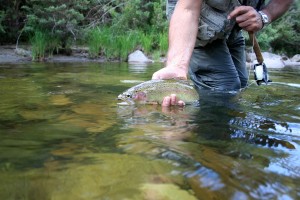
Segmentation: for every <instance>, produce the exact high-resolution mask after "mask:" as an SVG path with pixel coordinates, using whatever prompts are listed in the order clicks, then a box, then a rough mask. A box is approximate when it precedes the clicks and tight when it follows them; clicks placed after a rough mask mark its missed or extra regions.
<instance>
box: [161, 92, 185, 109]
mask: <svg viewBox="0 0 300 200" xmlns="http://www.w3.org/2000/svg"><path fill="white" fill-rule="evenodd" d="M161 106H162V107H169V106H185V103H184V102H183V101H181V100H178V99H177V97H176V94H171V95H170V96H166V97H164V99H163V101H162V104H161Z"/></svg>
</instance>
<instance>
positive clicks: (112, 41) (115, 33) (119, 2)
mask: <svg viewBox="0 0 300 200" xmlns="http://www.w3.org/2000/svg"><path fill="white" fill-rule="evenodd" d="M165 5H166V2H165V0H151V1H150V0H43V1H37V0H13V1H12V0H1V10H0V43H1V44H17V43H26V44H30V45H31V46H32V53H33V58H34V59H42V58H43V57H45V56H47V54H52V53H55V52H60V53H62V52H68V49H70V47H71V46H72V45H74V44H76V45H84V46H88V47H89V53H90V56H91V57H97V56H99V55H104V56H107V57H114V58H116V57H117V58H120V59H124V58H125V57H126V55H127V53H128V52H129V51H132V50H134V49H137V48H139V49H142V50H143V51H145V52H146V53H149V54H150V53H151V54H152V55H153V54H154V55H157V56H161V55H163V54H164V53H165V51H166V49H167V45H168V44H167V24H168V22H167V19H166V16H165ZM299 11H300V3H299V1H295V3H294V5H293V6H292V8H291V9H290V11H289V12H288V13H286V15H285V16H284V17H282V18H281V19H280V20H278V21H276V22H274V23H272V24H271V25H269V26H268V27H267V28H265V29H264V30H263V31H260V32H259V33H258V35H259V36H258V40H259V42H260V44H261V46H262V48H263V49H264V50H270V49H271V50H273V51H275V52H280V53H284V54H287V55H289V56H290V55H293V54H296V53H299V46H300V34H299V33H300V24H299V23H300V22H299V19H300V12H299Z"/></svg>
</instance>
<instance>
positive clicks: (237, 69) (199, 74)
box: [189, 30, 248, 90]
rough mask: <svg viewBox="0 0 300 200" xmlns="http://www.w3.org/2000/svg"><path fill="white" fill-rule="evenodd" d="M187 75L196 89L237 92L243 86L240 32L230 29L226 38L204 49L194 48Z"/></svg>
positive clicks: (243, 51)
mask: <svg viewBox="0 0 300 200" xmlns="http://www.w3.org/2000/svg"><path fill="white" fill-rule="evenodd" d="M189 75H190V78H191V80H192V81H193V82H194V84H195V86H196V89H197V90H201V89H213V90H239V89H241V88H244V87H246V86H247V80H248V71H247V68H246V55H245V40H244V37H243V36H242V31H238V30H233V31H232V33H231V34H230V36H229V38H228V39H227V40H226V39H218V40H215V41H213V42H212V43H209V44H207V45H206V46H205V47H200V46H196V47H195V49H194V51H193V55H192V58H191V61H190V67H189Z"/></svg>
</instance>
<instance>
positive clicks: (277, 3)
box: [262, 0, 293, 22]
mask: <svg viewBox="0 0 300 200" xmlns="http://www.w3.org/2000/svg"><path fill="white" fill-rule="evenodd" d="M292 3H293V0H271V1H270V2H269V3H268V4H267V6H266V7H265V8H263V9H262V11H263V12H264V13H266V14H267V15H268V17H269V19H270V21H271V22H273V21H275V20H276V19H278V18H279V17H280V16H282V15H283V14H284V13H285V12H286V11H287V10H288V9H289V7H290V6H291V4H292Z"/></svg>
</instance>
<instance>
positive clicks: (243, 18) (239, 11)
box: [228, 0, 293, 32]
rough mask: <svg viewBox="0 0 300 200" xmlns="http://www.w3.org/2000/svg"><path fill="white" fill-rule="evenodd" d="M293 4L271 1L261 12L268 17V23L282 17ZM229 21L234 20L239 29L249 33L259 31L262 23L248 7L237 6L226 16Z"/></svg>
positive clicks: (253, 10) (285, 1) (281, 0)
mask: <svg viewBox="0 0 300 200" xmlns="http://www.w3.org/2000/svg"><path fill="white" fill-rule="evenodd" d="M292 3H293V0H271V1H270V2H269V3H268V5H267V6H266V7H265V8H263V9H262V11H263V12H264V13H265V14H266V15H268V17H269V19H270V21H271V22H272V21H275V20H276V19H278V18H279V17H280V16H282V15H283V14H284V13H285V12H286V11H287V10H288V9H289V7H290V5H291V4H292ZM228 18H229V19H233V18H235V20H236V22H237V23H238V24H239V26H240V27H241V28H243V29H244V30H246V31H249V32H256V31H259V30H260V29H261V28H262V27H263V24H262V21H261V18H260V15H259V14H258V13H257V11H256V10H255V9H254V8H252V7H250V6H239V7H237V8H235V9H234V10H233V11H232V12H231V13H230V14H229V16H228Z"/></svg>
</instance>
